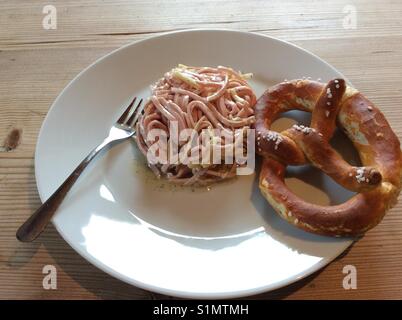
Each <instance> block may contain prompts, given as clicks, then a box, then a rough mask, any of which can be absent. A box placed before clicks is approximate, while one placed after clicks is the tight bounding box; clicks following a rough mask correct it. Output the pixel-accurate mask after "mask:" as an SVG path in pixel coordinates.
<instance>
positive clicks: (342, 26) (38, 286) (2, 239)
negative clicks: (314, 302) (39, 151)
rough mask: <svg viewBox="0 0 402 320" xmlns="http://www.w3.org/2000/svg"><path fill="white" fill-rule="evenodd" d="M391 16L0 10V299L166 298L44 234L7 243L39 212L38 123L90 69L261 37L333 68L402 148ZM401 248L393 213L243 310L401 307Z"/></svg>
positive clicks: (12, 6)
mask: <svg viewBox="0 0 402 320" xmlns="http://www.w3.org/2000/svg"><path fill="white" fill-rule="evenodd" d="M47 4H52V5H54V7H55V8H56V9H57V29H55V30H45V29H44V28H43V25H42V20H43V18H44V17H45V14H43V13H42V10H43V7H44V6H45V5H47ZM354 10H355V15H354V13H353V12H354ZM401 16H402V1H400V0H385V1H383V0H353V1H343V0H341V1H318V0H310V1H299V0H294V1H290V0H274V1H262V0H261V1H258V0H253V1H240V0H232V1H211V0H207V1H201V0H176V1H160V0H154V1H146V0H144V1H140V0H135V1H128V0H127V1H122V0H118V1H117V0H116V1H112V0H109V1H95V0H85V1H81V0H64V1H61V0H60V1H51V0H47V1H40V0H19V1H13V0H0V298H2V299H23V298H25V299H115V298H123V299H126V298H127V299H158V298H169V297H165V296H162V295H159V294H155V293H151V292H147V291H144V290H142V289H138V288H135V287H132V286H130V285H128V284H125V283H123V282H121V281H119V280H116V279H114V278H112V277H110V276H108V275H106V274H105V273H104V272H102V271H100V270H98V269H97V268H95V267H94V266H92V265H91V264H89V263H88V262H86V261H85V260H84V259H83V258H81V257H80V256H79V255H78V254H77V253H75V251H73V250H72V249H71V248H70V247H69V246H68V245H67V244H66V243H65V242H64V241H63V239H62V238H61V237H60V236H59V235H58V233H57V232H56V230H55V229H54V228H53V227H49V228H48V229H47V230H46V232H45V233H44V234H43V235H42V236H41V237H40V239H39V240H38V241H37V242H35V243H32V244H24V243H19V242H18V241H17V240H16V239H15V231H16V229H17V227H18V226H19V225H20V224H21V223H22V222H23V221H24V220H25V219H26V218H27V217H28V216H29V215H30V214H31V213H32V211H33V210H34V209H35V208H37V207H38V206H39V205H40V201H39V197H38V193H37V190H36V184H35V177H34V150H35V145H36V140H37V136H38V132H39V129H40V126H41V124H42V122H43V119H44V117H45V115H46V113H47V111H48V109H49V106H50V105H51V103H52V102H53V101H54V99H55V98H56V96H57V95H58V94H59V92H60V91H61V90H62V89H63V88H64V86H66V85H67V83H68V82H69V81H70V80H71V79H72V78H73V77H74V76H75V75H76V74H77V73H78V72H80V71H81V70H82V69H83V68H85V67H86V66H88V65H89V64H90V63H92V62H93V61H94V60H96V59H98V58H99V57H101V56H103V55H105V54H106V53H108V52H110V51H112V50H113V49H116V48H118V47H120V46H122V45H124V44H127V43H129V42H132V41H135V40H140V39H145V38H148V37H150V36H153V35H155V34H159V33H161V32H165V31H172V30H180V29H187V28H200V27H202V28H206V27H211V28H230V29H236V30H244V31H255V32H260V33H263V34H267V35H270V36H274V37H278V38H280V39H283V40H288V41H291V42H293V43H295V44H297V45H300V46H302V47H303V48H305V49H307V50H310V51H311V52H313V53H315V54H317V55H318V56H320V57H321V58H323V59H325V60H327V61H328V62H329V63H331V64H332V65H334V66H335V67H336V68H337V69H338V70H340V71H341V72H342V73H343V74H345V75H346V76H347V77H348V78H349V79H350V80H351V81H352V83H353V84H354V85H355V86H356V87H357V88H358V89H360V90H361V91H362V92H364V93H365V94H366V95H367V96H368V97H369V99H371V100H372V101H374V102H375V103H376V104H377V105H378V106H380V107H381V109H382V111H383V112H384V113H385V115H386V117H387V118H388V120H389V122H390V123H391V125H392V127H393V129H394V130H395V132H396V133H397V135H398V136H399V137H400V138H402V63H401V62H402V25H401V24H402V22H401V20H400V17H401ZM353 18H356V19H355V20H353ZM351 19H352V20H351ZM354 22H356V25H354ZM267 58H269V56H268V55H267ZM19 134H20V137H18V135H19ZM15 140H20V141H15ZM15 142H20V143H19V144H18V143H15ZM401 248H402V201H399V203H398V204H397V206H396V207H395V208H394V209H392V210H391V211H390V212H389V213H388V215H387V216H386V217H385V219H384V220H383V221H382V222H381V224H380V225H379V226H377V227H376V228H374V229H373V230H371V231H369V232H368V233H367V234H366V235H365V236H364V237H363V238H362V239H360V241H358V242H357V243H355V244H354V245H353V246H352V247H351V248H350V250H348V251H347V252H346V253H345V254H343V255H342V256H341V257H339V258H338V259H336V260H335V261H334V262H333V263H331V264H330V265H329V266H328V267H326V268H325V269H324V270H322V271H320V272H317V273H315V274H313V275H312V276H310V277H308V278H307V279H304V280H302V281H300V282H297V283H295V284H292V285H290V286H288V287H285V288H282V289H279V290H276V291H273V292H270V293H265V294H260V295H258V296H254V297H251V298H255V299H270V298H288V299H326V298H330V299H332V298H336V299H339V298H341V299H342V298H346V299H376V298H384V299H402V272H401V271H402V268H401V266H402V249H401ZM48 264H52V265H55V266H56V268H57V271H58V282H57V288H58V289H57V290H44V289H43V287H42V280H43V274H42V268H43V266H44V265H48ZM345 265H353V266H355V267H356V269H357V289H356V290H345V289H343V287H342V280H343V277H344V276H345V275H344V274H343V273H342V270H343V267H344V266H345Z"/></svg>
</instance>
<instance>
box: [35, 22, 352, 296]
mask: <svg viewBox="0 0 402 320" xmlns="http://www.w3.org/2000/svg"><path fill="white" fill-rule="evenodd" d="M200 31H201V32H212V33H213V32H224V33H225V32H227V33H239V34H243V35H247V36H259V37H264V38H267V39H269V40H270V41H274V42H280V43H282V44H285V45H287V46H291V47H293V48H294V49H296V50H299V51H302V52H303V53H305V54H308V55H310V56H312V57H314V58H315V59H317V60H319V61H320V62H321V63H322V64H324V65H326V66H327V67H328V68H329V69H331V70H332V71H334V72H335V73H337V74H340V75H341V76H342V77H343V78H344V79H345V80H346V81H347V83H349V84H351V82H350V81H349V80H348V79H347V78H346V77H345V76H344V75H343V73H341V72H340V71H339V70H337V69H336V68H335V67H333V66H332V65H331V64H330V63H328V62H326V61H325V60H323V59H322V58H320V57H319V56H318V55H316V54H314V53H313V52H310V51H308V50H306V49H304V48H302V47H300V46H298V45H296V44H294V43H291V42H289V41H286V40H282V39H279V38H276V37H273V36H270V35H266V34H263V33H261V32H251V31H242V30H236V29H228V28H188V29H178V30H173V31H167V32H163V33H160V34H157V35H151V36H148V37H146V38H144V39H140V40H134V41H130V42H128V43H127V44H125V45H122V46H120V47H118V48H116V49H114V50H112V51H110V52H108V53H107V54H105V55H103V56H101V57H100V58H98V59H96V60H95V61H93V62H92V63H90V64H89V65H88V66H87V67H85V68H84V69H83V70H81V71H80V72H79V73H78V74H77V75H75V76H74V77H73V78H72V79H71V80H70V81H69V82H68V84H67V85H65V87H64V88H63V89H62V90H61V91H60V93H59V94H58V95H57V97H56V98H55V99H54V101H53V103H52V104H51V106H50V108H49V109H48V111H47V113H46V116H45V118H44V120H43V122H42V124H41V127H40V130H39V133H38V136H37V141H36V147H35V154H34V157H35V158H34V171H35V181H36V187H37V190H38V194H39V198H40V200H41V202H42V203H43V202H44V201H45V200H46V197H45V195H44V191H43V190H42V188H41V187H40V184H39V173H38V170H37V167H38V158H39V152H40V150H42V143H41V141H43V139H42V136H43V135H44V130H45V124H46V123H47V122H48V120H49V116H50V114H51V113H52V110H53V109H54V108H55V106H56V105H57V103H58V101H59V99H60V98H61V97H62V96H63V94H64V93H65V91H67V90H68V89H69V88H70V86H71V85H72V84H73V83H74V82H75V81H76V80H78V79H79V78H80V77H81V76H82V75H83V74H84V73H85V72H87V71H88V70H89V69H91V68H93V67H95V65H97V64H98V63H100V62H101V61H103V60H104V59H107V58H108V57H109V56H112V55H113V54H115V53H117V52H119V51H121V50H124V49H126V48H128V47H130V46H133V45H135V44H138V43H141V42H146V41H149V40H151V39H152V40H153V39H157V38H162V37H166V36H169V35H172V34H178V33H188V32H200ZM52 224H53V226H54V227H55V229H56V230H57V232H58V233H59V234H60V235H61V237H62V238H63V240H64V241H65V242H66V243H67V244H68V245H69V246H70V247H71V248H72V249H73V250H74V251H75V252H77V253H78V254H79V255H80V256H81V257H82V258H84V259H85V260H86V261H88V262H90V263H91V264H92V265H93V266H95V267H96V268H98V269H100V270H101V271H103V272H105V273H106V274H108V275H110V276H112V277H113V278H116V279H118V280H120V281H123V282H125V283H128V284H130V285H133V286H136V287H138V288H140V289H143V290H148V291H152V292H155V293H159V294H164V295H169V296H174V297H179V298H191V299H223V298H226V299H231V298H240V297H246V296H251V295H257V294H261V293H265V292H270V291H273V290H276V289H279V288H283V287H286V286H288V285H290V284H293V283H295V282H298V281H300V280H302V279H304V278H307V277H308V276H310V275H312V274H313V273H315V272H317V271H318V270H320V269H322V268H324V267H325V266H327V265H328V264H330V263H331V262H332V261H334V260H335V259H336V258H337V257H338V256H339V255H340V254H342V253H343V252H344V251H346V250H348V248H350V246H351V245H352V244H353V243H354V242H355V240H354V239H350V242H349V244H348V245H347V246H346V247H345V248H342V249H340V250H339V252H336V253H335V254H334V256H333V257H332V258H329V259H326V258H323V259H322V260H320V261H319V262H318V263H316V264H314V265H313V266H312V267H310V268H308V269H306V270H304V271H302V272H300V273H298V274H296V275H293V276H291V277H289V278H286V279H283V280H281V281H278V282H274V283H271V284H267V285H263V286H260V287H257V288H250V289H244V290H237V291H222V292H212V293H211V292H209V293H208V292H189V291H183V290H176V289H169V288H163V287H158V286H155V285H151V284H148V283H145V282H142V281H139V280H137V279H133V278H130V277H127V276H126V275H124V274H122V273H119V272H116V271H114V270H113V269H111V268H110V267H109V266H108V265H106V264H104V263H103V262H102V261H100V260H98V259H96V258H94V257H93V256H91V255H90V254H87V253H86V252H85V251H84V250H82V249H81V247H80V246H76V245H75V244H74V243H73V242H70V241H69V239H68V237H67V235H66V234H64V232H63V231H62V230H61V227H60V226H59V225H58V224H57V223H55V222H54V220H53V219H52Z"/></svg>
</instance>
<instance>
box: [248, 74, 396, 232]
mask: <svg viewBox="0 0 402 320" xmlns="http://www.w3.org/2000/svg"><path fill="white" fill-rule="evenodd" d="M293 109H297V110H301V111H307V112H311V113H312V119H311V124H310V126H311V127H305V126H302V125H294V126H293V127H292V128H290V129H287V130H285V131H283V132H281V133H278V132H275V131H271V130H270V126H271V124H272V123H273V121H275V119H277V118H278V116H279V115H280V114H281V113H283V112H286V111H290V110H293ZM255 115H256V124H255V128H256V133H257V138H256V139H257V140H256V150H257V153H258V154H259V155H261V156H262V157H263V163H262V168H261V172H260V176H259V187H260V190H261V192H262V194H263V195H264V196H265V198H266V199H267V200H268V202H269V203H270V204H271V205H272V206H273V207H274V209H275V211H276V212H277V213H278V214H279V215H280V216H281V217H282V218H284V219H285V220H287V221H288V222H290V223H292V224H293V225H295V226H297V227H299V228H301V229H304V230H306V231H308V232H312V233H317V234H322V235H329V236H356V235H361V234H362V233H364V232H365V231H367V230H368V229H370V228H372V227H374V226H375V225H377V224H378V223H379V222H380V221H381V219H382V218H383V216H384V215H385V213H386V211H387V210H388V209H389V208H391V207H392V206H394V205H395V203H396V202H397V197H398V195H399V193H400V190H401V178H402V175H401V174H402V155H401V149H400V143H399V140H398V138H397V136H396V135H395V133H394V132H393V131H392V129H391V128H390V126H389V124H388V122H387V120H386V119H385V117H384V115H383V114H382V113H381V112H380V110H379V109H378V108H377V107H375V106H374V104H373V103H371V102H370V101H369V100H368V99H367V98H365V97H364V96H363V95H362V94H361V93H359V92H358V91H357V90H356V89H354V88H352V87H349V86H347V85H346V84H345V81H344V80H343V79H334V80H331V81H330V82H329V83H328V84H323V83H319V82H315V81H310V80H293V81H287V82H283V83H280V84H278V85H276V86H274V87H272V88H270V89H268V90H267V91H266V92H265V93H264V94H263V95H262V96H261V97H260V98H259V99H258V101H257V104H256V113H255ZM337 125H338V126H339V127H340V128H342V129H343V130H344V131H345V133H346V134H347V136H348V137H349V139H350V140H351V141H352V142H353V144H354V146H355V148H356V149H357V151H358V153H359V156H360V159H361V162H362V165H363V167H355V166H351V165H350V164H349V163H347V162H346V161H345V160H343V158H342V157H341V156H340V155H339V154H338V153H337V152H336V151H335V150H334V149H333V148H332V147H331V145H330V144H329V140H330V139H331V137H332V135H333V133H334V130H335V129H336V127H337ZM307 163H311V164H312V165H313V166H315V167H317V168H319V169H320V170H322V171H323V172H324V173H326V174H327V175H329V176H330V177H331V178H332V179H334V180H335V181H336V182H337V183H339V184H340V185H342V186H343V187H345V188H346V189H349V190H352V191H355V192H357V194H356V195H354V196H353V197H352V198H351V199H349V200H348V201H346V202H344V203H342V204H339V205H333V206H321V205H316V204H311V203H308V202H306V201H304V200H303V199H301V198H299V197H298V196H296V195H295V194H294V193H293V192H292V191H291V190H290V189H289V188H288V187H287V186H286V185H285V182H284V179H285V173H286V166H287V165H303V164H307Z"/></svg>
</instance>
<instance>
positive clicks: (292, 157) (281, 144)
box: [256, 128, 306, 165]
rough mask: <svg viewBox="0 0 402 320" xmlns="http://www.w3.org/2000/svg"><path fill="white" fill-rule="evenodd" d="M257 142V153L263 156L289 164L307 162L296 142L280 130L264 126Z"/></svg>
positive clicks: (258, 134)
mask: <svg viewBox="0 0 402 320" xmlns="http://www.w3.org/2000/svg"><path fill="white" fill-rule="evenodd" d="M256 143H257V146H256V149H257V153H258V154H259V155H261V156H263V157H267V156H270V157H273V158H275V159H276V160H278V161H280V162H282V163H285V164H288V165H300V164H304V163H306V158H305V156H304V154H303V152H302V150H301V149H300V148H299V147H298V146H297V145H296V143H295V142H294V141H293V140H292V139H290V138H288V137H287V136H284V135H282V134H280V133H278V132H275V131H271V130H268V129H265V128H264V129H262V130H260V131H258V133H257V138H256Z"/></svg>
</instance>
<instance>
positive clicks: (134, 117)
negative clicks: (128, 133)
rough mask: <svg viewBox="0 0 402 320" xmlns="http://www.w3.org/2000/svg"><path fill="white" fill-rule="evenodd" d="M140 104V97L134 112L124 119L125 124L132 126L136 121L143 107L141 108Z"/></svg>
mask: <svg viewBox="0 0 402 320" xmlns="http://www.w3.org/2000/svg"><path fill="white" fill-rule="evenodd" d="M141 104H142V99H141V100H140V101H139V102H138V104H137V106H136V107H135V108H134V112H133V114H132V115H131V117H130V118H129V119H128V120H127V121H126V124H127V125H128V126H129V127H132V126H134V125H135V123H136V122H137V121H138V117H139V115H140V114H141V112H142V110H143V108H141Z"/></svg>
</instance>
